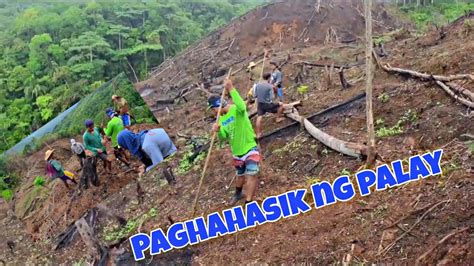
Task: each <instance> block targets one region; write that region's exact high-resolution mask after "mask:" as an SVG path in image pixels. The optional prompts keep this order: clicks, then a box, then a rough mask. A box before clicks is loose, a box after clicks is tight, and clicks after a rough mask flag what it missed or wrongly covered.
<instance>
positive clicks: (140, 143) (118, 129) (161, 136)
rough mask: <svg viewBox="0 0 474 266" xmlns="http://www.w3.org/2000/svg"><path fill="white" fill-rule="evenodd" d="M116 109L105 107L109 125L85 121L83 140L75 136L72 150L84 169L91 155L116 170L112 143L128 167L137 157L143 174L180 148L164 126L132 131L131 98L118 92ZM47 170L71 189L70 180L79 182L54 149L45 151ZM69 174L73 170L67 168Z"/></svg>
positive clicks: (110, 169) (108, 171)
mask: <svg viewBox="0 0 474 266" xmlns="http://www.w3.org/2000/svg"><path fill="white" fill-rule="evenodd" d="M112 101H113V102H114V104H115V109H114V108H112V107H110V108H107V109H106V110H105V115H106V116H107V118H108V119H109V121H108V123H107V125H106V126H104V125H103V124H102V125H101V126H100V127H97V126H96V125H95V123H94V121H93V120H92V119H86V120H85V121H84V126H85V132H84V134H83V136H82V139H83V143H84V144H82V143H80V142H77V141H76V140H75V139H71V151H72V153H73V154H75V155H76V156H77V157H78V158H79V161H80V165H81V169H82V167H83V166H84V161H85V159H86V158H87V157H91V158H94V159H99V160H101V161H103V163H104V169H105V171H106V173H108V174H114V173H112V163H113V160H112V159H111V157H110V156H109V154H108V151H107V148H106V144H107V143H108V142H110V143H111V147H112V148H113V154H114V156H115V158H116V159H117V160H119V161H120V162H122V163H123V164H124V165H125V166H126V167H130V154H132V155H134V156H136V157H137V158H138V159H139V160H140V161H141V162H142V163H143V166H141V167H140V170H141V173H144V172H146V171H149V170H151V169H152V168H154V167H155V166H157V165H158V164H159V163H160V162H162V161H163V160H164V159H165V158H167V157H169V156H171V155H172V154H174V153H175V152H176V150H177V149H176V147H175V145H174V144H173V142H172V141H171V139H170V137H169V136H168V134H167V133H166V132H165V131H164V130H163V129H161V128H157V129H152V130H144V131H141V132H139V133H134V132H133V131H131V130H130V123H131V117H132V116H131V115H130V111H129V106H128V103H127V101H126V100H125V99H124V98H122V97H120V96H117V95H113V96H112ZM45 161H46V162H47V163H46V171H47V174H48V176H50V177H51V178H52V179H54V178H59V179H61V180H62V181H63V182H64V184H65V186H66V187H67V188H69V185H68V183H67V182H68V181H70V182H73V183H75V184H77V182H76V180H74V176H68V175H66V174H65V171H64V169H63V167H62V165H61V163H60V162H59V161H58V160H57V159H56V158H55V156H54V150H53V149H49V150H48V151H46V153H45ZM66 173H69V172H67V171H66Z"/></svg>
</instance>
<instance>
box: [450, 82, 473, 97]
mask: <svg viewBox="0 0 474 266" xmlns="http://www.w3.org/2000/svg"><path fill="white" fill-rule="evenodd" d="M447 85H448V86H449V87H450V88H451V89H453V90H455V91H456V92H458V93H461V94H464V95H465V96H466V97H468V98H469V99H470V100H471V101H474V93H473V92H471V91H470V90H468V89H466V88H464V87H462V86H461V85H459V84H457V83H454V82H449V83H448V84H447Z"/></svg>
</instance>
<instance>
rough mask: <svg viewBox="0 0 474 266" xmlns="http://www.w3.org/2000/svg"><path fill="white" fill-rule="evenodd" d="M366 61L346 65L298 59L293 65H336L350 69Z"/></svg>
mask: <svg viewBox="0 0 474 266" xmlns="http://www.w3.org/2000/svg"><path fill="white" fill-rule="evenodd" d="M364 64H365V62H357V63H352V64H345V65H336V64H334V63H331V64H325V63H317V62H308V61H298V62H295V63H293V65H307V66H314V67H331V66H334V68H339V69H344V68H345V69H348V68H352V67H356V66H361V65H364Z"/></svg>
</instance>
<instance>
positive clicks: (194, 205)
mask: <svg viewBox="0 0 474 266" xmlns="http://www.w3.org/2000/svg"><path fill="white" fill-rule="evenodd" d="M231 73H232V67H231V68H230V69H229V72H228V73H227V79H229V77H230V74H231ZM225 91H226V89H225V87H224V89H223V90H222V94H221V104H220V106H219V109H217V119H216V121H217V123H219V118H220V116H221V111H222V103H223V102H224V96H225ZM216 135H217V132H216V131H214V132H213V133H212V137H211V144H210V145H209V151H208V152H207V157H206V162H205V163H204V168H203V169H202V174H201V179H200V180H199V186H198V190H197V193H196V197H195V198H194V203H193V211H192V212H193V213H192V216H194V214H195V213H196V206H197V202H198V199H199V193H200V192H201V187H202V182H203V181H204V176H205V175H206V170H207V166H208V165H209V159H210V158H211V152H212V147H213V146H214V140H215V139H216Z"/></svg>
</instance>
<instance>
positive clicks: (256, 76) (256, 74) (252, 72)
mask: <svg viewBox="0 0 474 266" xmlns="http://www.w3.org/2000/svg"><path fill="white" fill-rule="evenodd" d="M247 72H249V81H250V84H251V86H252V87H250V88H249V90H248V92H247V102H248V103H253V102H254V95H255V86H256V84H257V83H258V81H259V80H260V75H261V73H262V66H257V64H255V62H253V61H252V62H250V63H249V65H248V66H247Z"/></svg>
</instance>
